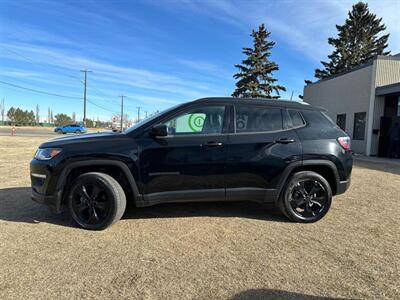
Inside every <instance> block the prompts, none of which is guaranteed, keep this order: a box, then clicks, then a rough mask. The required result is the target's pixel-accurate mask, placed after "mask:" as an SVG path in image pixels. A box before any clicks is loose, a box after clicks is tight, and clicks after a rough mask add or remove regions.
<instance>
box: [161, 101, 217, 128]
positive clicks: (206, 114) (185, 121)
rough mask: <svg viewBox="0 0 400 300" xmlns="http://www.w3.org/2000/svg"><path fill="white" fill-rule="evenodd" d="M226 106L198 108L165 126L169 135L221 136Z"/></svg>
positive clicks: (166, 123)
mask: <svg viewBox="0 0 400 300" xmlns="http://www.w3.org/2000/svg"><path fill="white" fill-rule="evenodd" d="M224 114H225V106H217V105H212V106H203V107H196V108H192V109H189V110H187V111H185V112H184V113H181V114H179V115H177V116H175V117H173V118H171V119H170V120H168V121H167V122H164V124H165V125H166V126H167V129H168V135H187V134H190V135H196V134H219V133H222V128H223V125H224Z"/></svg>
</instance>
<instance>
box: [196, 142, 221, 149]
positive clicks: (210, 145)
mask: <svg viewBox="0 0 400 300" xmlns="http://www.w3.org/2000/svg"><path fill="white" fill-rule="evenodd" d="M222 145H223V144H222V143H221V142H207V143H205V144H200V147H209V148H213V147H220V146H222Z"/></svg>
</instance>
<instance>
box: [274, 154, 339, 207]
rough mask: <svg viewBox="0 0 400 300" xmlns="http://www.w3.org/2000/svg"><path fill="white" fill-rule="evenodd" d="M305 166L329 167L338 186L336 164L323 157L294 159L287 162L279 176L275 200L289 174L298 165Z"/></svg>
mask: <svg viewBox="0 0 400 300" xmlns="http://www.w3.org/2000/svg"><path fill="white" fill-rule="evenodd" d="M307 166H326V167H329V169H330V170H331V171H332V172H333V175H334V176H335V181H336V186H337V187H338V186H339V183H340V179H339V173H338V171H337V168H336V165H335V164H334V163H333V162H332V161H330V160H324V159H310V160H303V161H296V162H294V163H291V164H289V165H288V166H287V167H286V169H285V171H284V172H283V175H282V177H281V180H280V181H279V183H278V186H277V190H278V193H277V195H278V198H277V199H276V201H279V199H280V195H281V193H282V191H283V189H284V187H285V184H286V182H287V180H288V178H289V176H290V174H291V173H292V172H293V170H295V169H296V168H298V167H307Z"/></svg>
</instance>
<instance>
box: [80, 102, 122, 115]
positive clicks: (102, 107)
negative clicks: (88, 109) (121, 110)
mask: <svg viewBox="0 0 400 300" xmlns="http://www.w3.org/2000/svg"><path fill="white" fill-rule="evenodd" d="M86 101H87V102H89V103H91V104H93V105H94V106H97V107H99V108H101V109H104V110H106V111H109V112H111V113H115V111H113V110H111V109H108V108H106V107H104V106H101V105H99V104H96V103H94V102H93V101H90V100H89V99H86Z"/></svg>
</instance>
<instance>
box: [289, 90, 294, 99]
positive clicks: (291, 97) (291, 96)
mask: <svg viewBox="0 0 400 300" xmlns="http://www.w3.org/2000/svg"><path fill="white" fill-rule="evenodd" d="M293 92H294V91H292V95H290V101H292V100H293Z"/></svg>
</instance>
